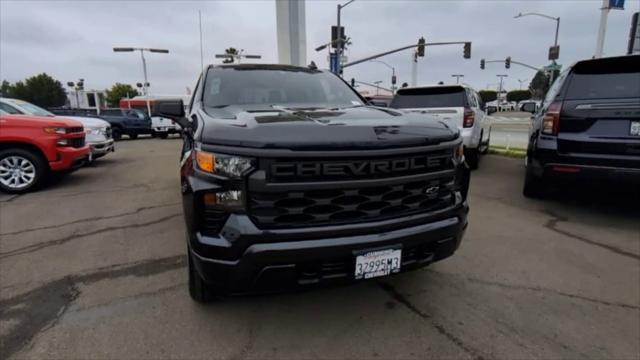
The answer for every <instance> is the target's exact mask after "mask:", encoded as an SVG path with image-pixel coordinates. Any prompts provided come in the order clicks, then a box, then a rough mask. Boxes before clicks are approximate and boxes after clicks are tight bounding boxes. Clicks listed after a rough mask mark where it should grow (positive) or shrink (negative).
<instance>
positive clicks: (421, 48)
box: [418, 37, 427, 57]
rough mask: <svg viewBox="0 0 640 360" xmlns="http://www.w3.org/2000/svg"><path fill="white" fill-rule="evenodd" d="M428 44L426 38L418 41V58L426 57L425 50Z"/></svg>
mask: <svg viewBox="0 0 640 360" xmlns="http://www.w3.org/2000/svg"><path fill="white" fill-rule="evenodd" d="M426 43H427V42H426V41H425V40H424V37H421V38H420V39H419V40H418V56H420V57H423V56H424V48H425V46H426V45H425V44H426Z"/></svg>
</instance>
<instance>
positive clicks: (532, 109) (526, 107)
mask: <svg viewBox="0 0 640 360" xmlns="http://www.w3.org/2000/svg"><path fill="white" fill-rule="evenodd" d="M522 111H524V112H528V113H532V114H535V113H536V103H525V104H523V105H522Z"/></svg>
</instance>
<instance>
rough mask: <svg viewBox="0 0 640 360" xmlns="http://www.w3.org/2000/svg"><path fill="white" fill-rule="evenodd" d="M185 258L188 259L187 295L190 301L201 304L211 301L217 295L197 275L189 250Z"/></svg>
mask: <svg viewBox="0 0 640 360" xmlns="http://www.w3.org/2000/svg"><path fill="white" fill-rule="evenodd" d="M187 257H188V258H189V267H188V268H189V270H188V271H189V295H190V296H191V299H193V301H195V302H198V303H201V304H204V303H208V302H211V301H213V300H214V299H216V295H219V294H217V293H216V292H215V291H214V289H213V288H212V287H211V286H210V285H209V284H207V283H206V282H205V281H204V279H202V277H201V276H200V274H198V271H197V270H196V268H195V266H194V265H193V258H192V256H191V251H190V250H189V249H187Z"/></svg>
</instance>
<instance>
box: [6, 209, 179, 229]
mask: <svg viewBox="0 0 640 360" xmlns="http://www.w3.org/2000/svg"><path fill="white" fill-rule="evenodd" d="M180 204H181V203H179V202H176V203H169V204H160V205H151V206H143V207H139V208H137V209H135V210H133V211H130V212H125V213H120V214H115V215H109V216H96V217H90V218H84V219H77V220H73V221H70V222H66V223H62V224H56V225H48V226H40V227H36V228H31V229H24V230H18V231H12V232H6V233H0V236H7V235H19V234H20V235H21V234H25V233H29V232H33V231H40V230H50V229H57V228H61V227H65V226H69V225H75V224H80V223H84V222H88V221H100V220H109V219H116V218H119V217H123V216H128V215H135V214H139V213H141V212H143V211H147V210H151V209H158V208H163V207H169V206H175V205H180Z"/></svg>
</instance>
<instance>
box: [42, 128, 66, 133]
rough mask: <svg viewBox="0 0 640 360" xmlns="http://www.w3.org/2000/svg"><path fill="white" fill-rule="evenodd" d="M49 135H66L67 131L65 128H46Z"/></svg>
mask: <svg viewBox="0 0 640 360" xmlns="http://www.w3.org/2000/svg"><path fill="white" fill-rule="evenodd" d="M43 130H44V132H46V133H47V134H66V133H67V129H66V128H63V127H46V128H44V129H43Z"/></svg>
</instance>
